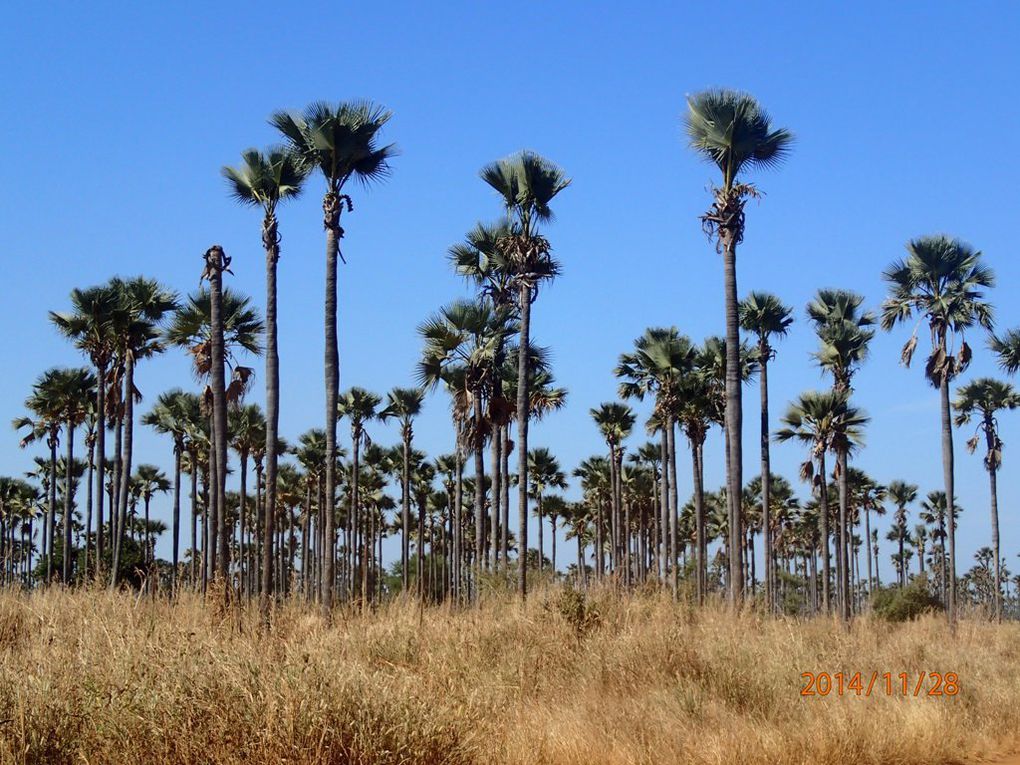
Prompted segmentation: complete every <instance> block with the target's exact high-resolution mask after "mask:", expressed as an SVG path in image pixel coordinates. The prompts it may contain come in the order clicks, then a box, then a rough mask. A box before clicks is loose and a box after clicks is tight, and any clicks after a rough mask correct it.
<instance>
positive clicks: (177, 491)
mask: <svg viewBox="0 0 1020 765" xmlns="http://www.w3.org/2000/svg"><path fill="white" fill-rule="evenodd" d="M181 449H182V446H181V444H180V442H179V441H178V442H177V443H175V444H174V508H173V514H174V516H173V551H172V553H171V555H172V556H173V568H171V569H170V595H171V597H172V596H173V595H175V594H176V593H177V563H178V561H179V560H180V544H181Z"/></svg>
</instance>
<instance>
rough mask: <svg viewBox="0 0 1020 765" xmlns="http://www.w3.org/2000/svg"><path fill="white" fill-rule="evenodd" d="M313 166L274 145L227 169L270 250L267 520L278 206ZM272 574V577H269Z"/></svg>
mask: <svg viewBox="0 0 1020 765" xmlns="http://www.w3.org/2000/svg"><path fill="white" fill-rule="evenodd" d="M309 169H310V167H309V166H308V165H307V164H306V163H305V162H304V161H303V160H302V158H301V157H300V156H298V155H297V154H295V152H294V151H293V150H288V149H284V148H280V147H275V146H274V147H271V148H269V149H268V150H266V151H265V152H261V151H259V150H258V149H247V150H246V151H244V152H242V154H241V164H240V165H239V166H238V167H224V168H223V170H222V173H223V176H224V177H225V178H226V179H227V183H228V184H229V187H230V191H231V194H232V196H233V197H234V199H235V200H237V201H238V202H239V203H240V204H243V205H247V206H250V207H261V208H262V248H263V250H265V253H266V429H265V430H266V447H265V477H266V487H265V497H266V508H267V512H266V516H265V517H266V518H267V519H269V520H270V522H271V521H272V518H273V517H274V516H275V514H276V468H277V462H278V455H277V452H276V442H277V439H278V438H279V431H280V354H279V351H278V345H277V322H276V268H277V263H278V262H279V260H280V231H279V222H278V221H277V218H276V208H277V206H278V205H279V204H280V202H283V201H285V200H287V199H293V198H295V197H297V196H299V195H300V193H301V187H302V184H303V183H304V180H305V178H306V177H307V175H308V171H309ZM259 533H260V534H261V533H264V535H265V539H266V540H268V541H271V540H272V538H273V528H272V526H271V525H270V526H268V527H267V528H266V529H265V531H264V532H263V531H260V532H259ZM263 551H264V553H265V555H266V560H264V561H263V566H262V577H263V581H262V595H261V597H260V600H259V608H260V610H261V613H262V619H263V621H265V620H267V619H268V618H269V604H270V595H269V593H270V592H272V589H273V582H272V578H271V577H272V575H273V567H272V565H266V561H269V562H270V563H271V562H272V559H273V558H272V554H273V552H272V544H268V545H265V546H264V547H263ZM267 577H269V578H268V579H267Z"/></svg>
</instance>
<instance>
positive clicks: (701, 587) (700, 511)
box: [691, 440, 708, 605]
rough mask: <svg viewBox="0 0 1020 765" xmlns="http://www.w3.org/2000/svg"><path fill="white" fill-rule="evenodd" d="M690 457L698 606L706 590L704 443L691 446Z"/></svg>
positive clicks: (698, 441)
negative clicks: (691, 464) (692, 479)
mask: <svg viewBox="0 0 1020 765" xmlns="http://www.w3.org/2000/svg"><path fill="white" fill-rule="evenodd" d="M691 447H692V448H691V457H692V463H693V466H694V533H695V544H696V545H697V548H698V550H697V555H696V556H695V557H696V559H697V571H696V579H697V595H698V604H699V605H701V604H703V603H704V602H705V595H706V594H707V590H708V560H707V559H708V539H707V533H706V531H707V530H706V529H705V461H704V441H702V440H697V441H694V442H692V444H691Z"/></svg>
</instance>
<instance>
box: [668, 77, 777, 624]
mask: <svg viewBox="0 0 1020 765" xmlns="http://www.w3.org/2000/svg"><path fill="white" fill-rule="evenodd" d="M687 107H688V113H687V116H686V120H685V123H686V129H687V135H688V137H689V138H690V146H691V148H692V149H694V151H696V152H697V153H698V154H700V155H701V156H702V157H704V158H705V159H707V160H709V161H711V162H712V163H714V164H715V165H716V167H718V168H719V171H720V172H721V173H722V186H721V187H719V188H716V189H714V190H713V193H714V196H715V199H714V201H713V203H712V206H711V207H710V208H709V210H708V212H707V213H705V215H703V216H702V218H701V220H702V224H703V225H704V228H705V231H706V233H708V234H709V235H710V236H715V237H716V242H717V243H716V249H717V251H718V252H720V253H721V254H722V256H723V275H724V294H725V297H726V348H727V352H726V354H727V362H728V363H727V375H726V429H727V432H728V433H729V444H728V450H729V472H728V474H727V482H726V485H727V487H728V489H729V496H732V497H737V496H739V495H740V490H741V487H742V486H743V476H742V470H743V467H742V466H743V450H742V446H741V437H742V433H743V425H742V417H743V415H742V411H741V391H740V385H741V381H740V376H739V365H740V357H739V352H740V351H739V349H740V319H739V315H738V307H737V245H738V244H739V243H740V242H741V240H742V239H743V238H744V204H745V203H746V201H747V199H748V198H752V197H758V196H760V194H759V192H758V190H757V189H756V188H755V187H754V186H753V185H752V184H750V183H746V182H744V181H743V180H742V174H743V172H744V171H746V170H752V169H754V168H758V167H765V168H767V167H773V166H775V165H776V164H778V163H779V162H780V161H781V160H782V159H783V158H784V157H785V156H786V155H787V154H788V153H789V150H790V145H791V143H792V141H793V135H792V133H790V131H788V130H786V129H783V128H775V127H773V125H772V120H771V119H770V118H769V115H768V113H767V112H766V111H765V110H764V109H763V108H762V107H761V105H759V104H758V102H757V101H756V100H755V99H754V98H753V97H751V96H750V95H748V94H746V93H737V92H734V91H731V90H709V91H704V92H702V93H698V94H696V95H694V96H691V97H689V98H688V99H687ZM730 547H731V549H730V551H729V553H730V563H729V565H730V576H729V583H730V587H729V597H730V601H731V602H732V603H734V604H736V603H737V602H739V600H740V599H741V584H742V582H743V577H742V575H741V546H740V545H731V546H730Z"/></svg>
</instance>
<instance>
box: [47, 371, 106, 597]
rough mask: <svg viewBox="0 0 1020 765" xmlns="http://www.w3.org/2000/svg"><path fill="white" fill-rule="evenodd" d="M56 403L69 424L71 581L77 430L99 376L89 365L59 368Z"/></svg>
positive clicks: (66, 548) (67, 549)
mask: <svg viewBox="0 0 1020 765" xmlns="http://www.w3.org/2000/svg"><path fill="white" fill-rule="evenodd" d="M54 382H55V389H54V391H53V394H54V396H55V401H54V402H53V403H55V404H56V405H57V408H58V411H59V412H60V415H61V420H62V421H63V424H64V427H65V428H66V439H67V440H66V442H65V444H66V445H65V449H66V450H67V451H66V454H65V457H64V465H65V473H64V518H63V522H64V523H63V525H64V528H63V533H64V542H63V563H62V567H61V581H62V582H64V584H70V582H71V559H72V554H73V551H72V550H71V523H72V514H73V509H74V508H73V491H72V488H71V487H72V480H73V477H72V470H73V469H74V464H75V459H74V431H75V429H76V428H77V427H78V426H79V425H81V424H82V423H83V422H84V421H85V418H86V417H87V415H88V410H89V404H90V402H91V400H92V399H94V398H95V389H96V378H95V376H94V375H93V374H92V373H91V372H90V371H89V370H88V369H62V370H58V372H57V374H56V376H55V378H54Z"/></svg>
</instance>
